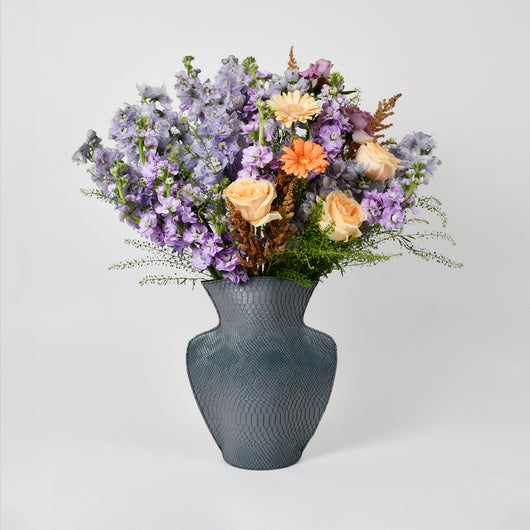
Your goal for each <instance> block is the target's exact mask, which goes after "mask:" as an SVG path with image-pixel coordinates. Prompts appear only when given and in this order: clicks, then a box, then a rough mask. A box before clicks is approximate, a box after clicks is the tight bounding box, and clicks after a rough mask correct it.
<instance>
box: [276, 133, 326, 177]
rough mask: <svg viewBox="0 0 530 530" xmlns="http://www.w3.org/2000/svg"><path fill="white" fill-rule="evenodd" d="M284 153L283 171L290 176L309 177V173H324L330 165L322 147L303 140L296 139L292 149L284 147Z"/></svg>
mask: <svg viewBox="0 0 530 530" xmlns="http://www.w3.org/2000/svg"><path fill="white" fill-rule="evenodd" d="M283 151H284V155H283V156H282V157H281V158H280V160H281V161H282V162H284V166H283V170H284V171H285V172H286V173H288V174H290V175H296V176H297V177H307V174H308V173H309V171H314V172H315V173H322V171H324V169H326V166H328V165H329V162H328V161H327V160H326V156H327V155H325V154H324V153H322V151H324V148H323V147H322V146H321V145H318V144H315V143H314V142H309V141H304V140H302V139H301V138H295V139H294V140H293V143H292V145H291V147H284V148H283Z"/></svg>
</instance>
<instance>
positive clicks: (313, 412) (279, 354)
mask: <svg viewBox="0 0 530 530" xmlns="http://www.w3.org/2000/svg"><path fill="white" fill-rule="evenodd" d="M202 285H203V286H204V288H205V289H206V291H207V293H208V294H209V296H210V298H211V299H212V301H213V303H214V305H215V307H216V309H217V313H218V315H219V325H218V326H217V327H216V328H214V329H212V330H210V331H207V332H205V333H201V334H200V335H197V336H196V337H195V338H193V339H192V340H191V341H190V343H189V345H188V352H187V358H186V362H187V367H188V375H189V378H190V382H191V387H192V389H193V392H194V394H195V399H196V400H197V404H198V405H199V408H200V410H201V412H202V415H203V417H204V420H205V421H206V424H207V426H208V428H209V429H210V432H211V433H212V435H213V437H214V439H215V441H216V442H217V445H218V446H219V448H220V449H221V451H222V454H223V458H224V459H225V460H226V461H227V462H228V463H229V464H231V465H233V466H236V467H240V468H244V469H278V468H282V467H287V466H290V465H292V464H294V463H296V462H297V461H298V460H299V459H300V457H301V456H302V451H303V450H304V448H305V446H306V445H307V443H308V442H309V440H310V439H311V437H312V436H313V434H314V432H315V430H316V428H317V426H318V423H319V421H320V419H321V417H322V415H323V413H324V410H325V408H326V405H327V403H328V400H329V396H330V394H331V389H332V386H333V381H334V378H335V370H336V367H337V347H336V345H335V341H334V340H333V339H332V338H331V337H330V336H329V335H326V334H325V333H321V332H320V331H317V330H315V329H312V328H309V327H307V326H306V325H305V324H304V321H303V316H304V312H305V309H306V306H307V304H308V302H309V299H310V297H311V294H312V293H313V290H314V288H315V287H316V285H317V282H313V284H312V286H311V288H307V287H304V286H302V285H301V284H299V283H296V282H292V281H290V280H282V279H278V278H273V277H259V278H251V279H250V280H249V281H248V282H247V283H244V284H234V283H232V282H230V281H229V280H216V281H205V282H203V283H202Z"/></svg>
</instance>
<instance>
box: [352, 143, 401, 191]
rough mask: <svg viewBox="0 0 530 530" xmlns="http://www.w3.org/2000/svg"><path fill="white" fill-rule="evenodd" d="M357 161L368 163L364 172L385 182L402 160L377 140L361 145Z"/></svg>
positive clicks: (373, 178) (371, 177)
mask: <svg viewBox="0 0 530 530" xmlns="http://www.w3.org/2000/svg"><path fill="white" fill-rule="evenodd" d="M355 160H357V162H362V163H363V164H368V166H369V167H368V169H367V170H366V171H365V172H364V174H365V175H366V176H367V177H368V178H369V179H372V180H378V181H379V182H384V181H385V180H388V179H389V178H390V177H391V176H392V175H393V174H394V173H395V172H396V169H397V168H398V166H399V162H400V160H399V159H398V158H396V157H395V156H394V155H393V154H392V153H390V152H389V151H387V150H386V149H385V148H384V147H381V146H380V145H379V144H377V143H375V142H366V143H365V144H363V145H361V147H359V149H358V150H357V154H356V155H355Z"/></svg>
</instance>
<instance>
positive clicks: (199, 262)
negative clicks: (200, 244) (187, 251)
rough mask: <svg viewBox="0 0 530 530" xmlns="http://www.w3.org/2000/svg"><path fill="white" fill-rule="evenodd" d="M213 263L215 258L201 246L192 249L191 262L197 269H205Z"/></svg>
mask: <svg viewBox="0 0 530 530" xmlns="http://www.w3.org/2000/svg"><path fill="white" fill-rule="evenodd" d="M212 263H213V258H212V256H210V255H209V254H205V253H204V252H202V250H201V249H200V248H197V247H195V248H194V249H192V251H191V264H192V265H193V267H195V268H196V269H198V270H200V271H203V270H204V269H206V268H207V267H209V266H210V265H211V264H212Z"/></svg>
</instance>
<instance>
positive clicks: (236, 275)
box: [223, 265, 248, 283]
mask: <svg viewBox="0 0 530 530" xmlns="http://www.w3.org/2000/svg"><path fill="white" fill-rule="evenodd" d="M223 278H226V279H227V280H230V281H231V282H234V283H240V282H246V281H248V273H247V269H246V268H244V267H241V265H238V267H237V268H236V269H234V270H233V271H229V272H225V273H224V274H223Z"/></svg>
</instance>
